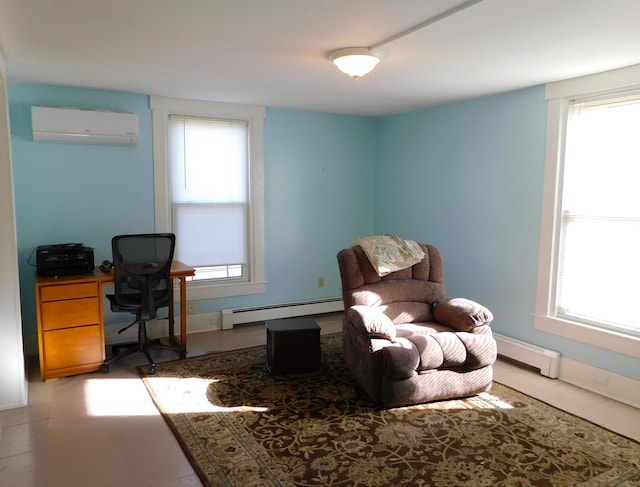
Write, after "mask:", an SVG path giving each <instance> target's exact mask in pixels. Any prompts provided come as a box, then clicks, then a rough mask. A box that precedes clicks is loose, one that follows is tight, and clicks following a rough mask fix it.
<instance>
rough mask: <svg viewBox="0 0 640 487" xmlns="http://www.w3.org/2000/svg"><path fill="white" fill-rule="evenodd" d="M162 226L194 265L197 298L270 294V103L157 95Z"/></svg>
mask: <svg viewBox="0 0 640 487" xmlns="http://www.w3.org/2000/svg"><path fill="white" fill-rule="evenodd" d="M151 108H152V110H153V130H154V166H155V197H156V228H157V230H158V231H172V232H174V233H175V234H176V255H175V258H176V259H177V260H180V261H182V262H185V263H187V264H189V265H192V266H193V267H195V268H196V276H195V278H194V279H193V281H194V282H192V283H190V284H189V295H190V298H191V299H207V298H214V297H222V296H234V295H242V294H254V293H259V292H264V280H265V279H264V223H263V222H264V202H263V200H264V198H263V193H264V192H263V186H262V184H263V155H262V148H263V140H262V138H263V135H262V134H263V128H262V125H263V119H264V109H263V108H262V107H253V106H246V105H228V104H220V103H210V102H196V101H190V100H177V99H171V98H160V97H152V98H151Z"/></svg>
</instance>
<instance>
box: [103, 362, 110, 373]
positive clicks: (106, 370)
mask: <svg viewBox="0 0 640 487" xmlns="http://www.w3.org/2000/svg"><path fill="white" fill-rule="evenodd" d="M102 373H103V374H108V373H109V366H108V365H107V364H105V365H103V366H102Z"/></svg>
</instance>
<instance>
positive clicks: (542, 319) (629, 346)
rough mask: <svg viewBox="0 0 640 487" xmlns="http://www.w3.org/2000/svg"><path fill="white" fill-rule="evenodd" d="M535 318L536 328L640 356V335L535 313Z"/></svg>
mask: <svg viewBox="0 0 640 487" xmlns="http://www.w3.org/2000/svg"><path fill="white" fill-rule="evenodd" d="M533 319H534V328H535V329H536V330H540V331H545V332H547V333H552V334H554V335H559V336H562V337H565V338H568V339H570V340H575V341H579V342H583V343H587V344H589V345H593V346H595V347H600V348H605V349H607V350H611V351H613V352H617V353H622V354H624V355H629V356H631V357H635V358H640V337H635V336H632V335H625V334H624V333H621V332H616V331H613V330H606V329H603V328H598V327H596V326H592V325H587V324H584V323H577V322H575V321H569V320H563V319H560V318H556V317H553V316H546V315H539V314H534V315H533Z"/></svg>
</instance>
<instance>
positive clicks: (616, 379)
mask: <svg viewBox="0 0 640 487" xmlns="http://www.w3.org/2000/svg"><path fill="white" fill-rule="evenodd" d="M559 378H560V380H563V381H565V382H568V383H569V384H573V385H574V386H578V387H581V388H583V389H587V390H589V391H591V392H595V393H596V394H600V395H602V396H606V397H608V398H610V399H614V400H616V401H619V402H622V403H625V404H628V405H629V406H633V407H636V408H640V381H638V380H635V379H631V378H630V377H626V376H624V375H620V374H616V373H613V372H610V371H608V370H605V369H601V368H598V367H594V366H593V365H589V364H585V363H583V362H578V361H577V360H573V359H570V358H567V357H562V359H561V361H560V377H559Z"/></svg>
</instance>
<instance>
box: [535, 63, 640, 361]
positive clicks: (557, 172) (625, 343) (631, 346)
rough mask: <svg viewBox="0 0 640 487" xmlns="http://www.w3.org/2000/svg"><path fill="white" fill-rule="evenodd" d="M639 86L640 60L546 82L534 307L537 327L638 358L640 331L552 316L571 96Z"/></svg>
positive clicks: (639, 353) (553, 312)
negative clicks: (625, 331) (628, 332)
mask: <svg viewBox="0 0 640 487" xmlns="http://www.w3.org/2000/svg"><path fill="white" fill-rule="evenodd" d="M639 87H640V65H636V66H630V67H627V68H621V69H616V70H613V71H607V72H605V73H599V74H595V75H591V76H584V77H581V78H575V79H571V80H566V81H559V82H556V83H550V84H548V85H547V86H546V99H547V102H548V111H547V147H546V155H545V173H544V193H543V203H542V221H541V229H540V248H539V259H538V289H537V295H536V308H535V313H534V328H536V329H538V330H541V331H544V332H548V333H553V334H555V335H559V336H562V337H565V338H569V339H571V340H575V341H579V342H583V343H588V344H590V345H594V346H596V347H600V348H605V349H608V350H612V351H614V352H618V353H622V354H625V355H629V356H632V357H636V358H640V337H635V336H632V335H625V334H623V333H620V332H616V331H613V330H607V329H604V328H599V327H597V326H592V325H587V324H584V323H578V322H574V321H569V320H566V319H560V318H558V317H556V316H554V315H555V311H554V310H555V295H556V288H555V277H554V276H555V270H556V269H557V259H558V238H557V236H558V235H559V232H560V208H559V205H560V201H561V199H560V193H561V189H562V167H561V164H562V160H563V154H564V139H565V137H564V135H565V131H566V126H565V123H566V120H567V110H568V106H569V100H570V99H572V98H575V97H583V96H586V95H597V94H605V93H608V92H616V91H626V90H632V89H638V88H639Z"/></svg>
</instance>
